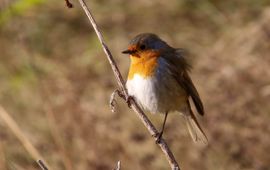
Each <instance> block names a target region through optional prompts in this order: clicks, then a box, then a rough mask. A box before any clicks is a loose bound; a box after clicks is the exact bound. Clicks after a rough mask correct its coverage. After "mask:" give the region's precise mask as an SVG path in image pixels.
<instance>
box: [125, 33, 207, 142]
mask: <svg viewBox="0 0 270 170" xmlns="http://www.w3.org/2000/svg"><path fill="white" fill-rule="evenodd" d="M122 53H124V54H128V55H129V57H130V60H131V61H130V67H129V72H128V77H127V81H126V84H125V85H126V89H127V92H128V95H129V97H131V98H133V99H134V100H135V101H136V102H137V103H138V104H139V106H140V107H141V108H142V109H143V110H144V111H147V112H150V113H152V114H164V115H165V116H164V120H163V124H162V128H161V131H160V133H158V138H157V142H159V141H160V139H161V137H162V135H163V132H164V129H165V124H166V120H167V116H168V113H171V112H176V113H179V114H180V115H182V116H183V117H184V118H185V122H186V125H187V129H188V131H189V133H190V135H191V137H192V139H193V141H194V142H195V143H204V144H207V143H208V139H207V137H206V135H205V133H204V131H203V130H202V128H201V126H200V125H199V122H198V120H197V118H196V116H195V115H194V113H193V110H192V108H191V101H192V102H193V103H194V105H195V108H196V110H197V113H198V114H199V115H201V116H203V115H204V112H205V111H204V107H203V103H202V101H201V98H200V96H199V93H198V91H197V90H196V88H195V86H194V84H193V82H192V80H191V78H190V76H189V72H190V71H191V64H190V63H189V60H188V59H187V56H188V55H187V52H186V50H184V49H182V48H173V47H171V46H170V45H168V44H167V43H166V42H165V41H163V40H162V39H161V38H159V36H157V35H156V34H153V33H141V34H139V35H137V36H135V37H134V38H133V39H132V40H131V41H130V43H129V45H128V48H127V49H126V50H124V51H122Z"/></svg>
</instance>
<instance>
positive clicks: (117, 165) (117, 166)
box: [113, 161, 121, 170]
mask: <svg viewBox="0 0 270 170" xmlns="http://www.w3.org/2000/svg"><path fill="white" fill-rule="evenodd" d="M120 168H121V162H120V161H117V164H116V167H115V168H114V169H113V170H120Z"/></svg>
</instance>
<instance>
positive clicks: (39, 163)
mask: <svg viewBox="0 0 270 170" xmlns="http://www.w3.org/2000/svg"><path fill="white" fill-rule="evenodd" d="M37 164H38V165H39V167H40V168H41V169H42V170H49V169H48V168H47V166H46V165H45V163H44V162H43V161H42V160H37Z"/></svg>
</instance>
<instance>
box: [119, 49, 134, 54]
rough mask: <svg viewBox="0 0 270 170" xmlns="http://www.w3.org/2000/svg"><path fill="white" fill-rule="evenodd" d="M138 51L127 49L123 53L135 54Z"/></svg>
mask: <svg viewBox="0 0 270 170" xmlns="http://www.w3.org/2000/svg"><path fill="white" fill-rule="evenodd" d="M136 52H137V50H129V49H128V50H125V51H122V53H123V54H134V53H136Z"/></svg>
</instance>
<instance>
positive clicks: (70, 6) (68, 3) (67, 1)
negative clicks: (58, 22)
mask: <svg viewBox="0 0 270 170" xmlns="http://www.w3.org/2000/svg"><path fill="white" fill-rule="evenodd" d="M65 1H66V5H67V7H68V8H73V4H72V3H71V2H70V1H69V0H65Z"/></svg>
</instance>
